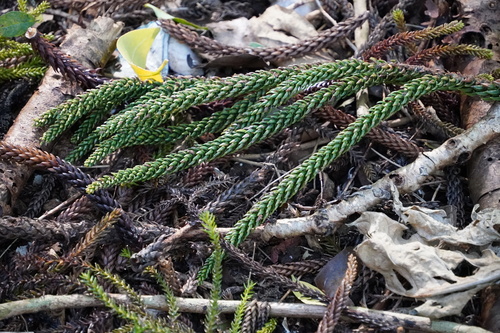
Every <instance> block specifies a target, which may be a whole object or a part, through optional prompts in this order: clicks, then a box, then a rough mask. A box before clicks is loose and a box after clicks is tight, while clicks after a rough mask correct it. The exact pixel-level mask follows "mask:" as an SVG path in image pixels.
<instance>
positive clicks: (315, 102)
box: [87, 66, 420, 193]
mask: <svg viewBox="0 0 500 333" xmlns="http://www.w3.org/2000/svg"><path fill="white" fill-rule="evenodd" d="M372 72H373V70H372ZM418 76H420V73H419V72H416V71H408V70H406V69H400V68H398V67H396V66H386V67H384V69H383V70H381V73H377V74H375V73H373V74H371V75H370V76H361V75H355V76H352V77H348V78H345V79H344V80H341V81H338V82H336V83H333V84H332V85H331V86H328V87H326V88H323V89H321V90H319V91H317V92H315V93H312V94H310V95H308V96H306V97H304V99H302V100H298V101H296V102H295V103H293V104H292V105H290V106H286V107H283V108H282V109H281V110H277V111H276V112H275V113H273V114H272V115H270V116H269V117H266V118H264V119H263V120H261V121H259V122H256V123H255V124H252V125H250V126H247V127H245V128H242V129H237V130H234V131H231V132H224V134H223V135H221V136H220V137H219V138H217V139H215V140H213V141H210V142H208V143H205V144H203V145H198V146H196V147H192V148H189V149H186V150H184V151H180V152H178V153H173V154H170V155H167V156H166V157H164V158H159V159H157V160H155V161H152V162H149V163H146V164H144V165H138V166H135V167H133V168H130V169H126V170H121V171H118V172H117V173H114V174H113V175H111V176H109V175H106V176H104V177H102V178H100V179H99V180H97V181H96V182H94V183H92V184H90V185H89V186H88V187H87V191H88V192H89V193H93V192H94V191H96V190H97V189H99V188H103V187H110V186H114V185H119V184H134V183H136V182H141V181H146V180H150V179H154V178H158V177H161V176H163V175H167V174H172V173H175V172H177V171H180V170H183V169H186V168H189V167H191V166H194V165H197V164H199V163H202V162H206V161H211V160H214V159H216V158H219V157H222V156H225V155H227V154H231V153H233V152H236V151H238V150H241V149H244V148H247V147H249V146H251V145H252V144H255V143H257V142H260V141H262V140H264V139H267V138H269V137H270V136H272V135H274V134H276V133H279V132H280V131H282V130H283V129H284V128H286V127H288V126H290V125H292V124H294V123H296V122H298V121H300V120H301V119H303V118H304V117H305V116H306V115H307V114H309V113H310V112H311V111H313V110H315V109H317V108H319V107H321V106H323V105H325V104H326V103H328V102H329V101H330V100H332V99H340V98H343V97H345V96H348V95H350V94H352V93H354V92H356V91H359V89H362V88H365V87H369V86H372V85H376V84H380V83H383V82H388V81H389V82H393V83H397V82H399V83H403V82H405V80H408V79H412V78H414V77H418ZM267 102H268V100H264V102H260V103H256V108H259V109H260V108H264V107H263V105H266V103H267Z"/></svg>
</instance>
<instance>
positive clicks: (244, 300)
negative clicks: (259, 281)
mask: <svg viewBox="0 0 500 333" xmlns="http://www.w3.org/2000/svg"><path fill="white" fill-rule="evenodd" d="M255 285H256V283H255V282H252V281H248V283H246V284H245V290H243V294H242V295H241V303H240V304H239V305H238V307H237V308H236V311H235V312H234V319H233V321H232V322H231V328H230V330H229V332H230V333H239V332H241V326H242V324H243V317H244V316H245V311H246V308H247V305H248V302H249V301H250V299H251V298H252V296H253V288H254V287H255Z"/></svg>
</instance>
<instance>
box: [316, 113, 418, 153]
mask: <svg viewBox="0 0 500 333" xmlns="http://www.w3.org/2000/svg"><path fill="white" fill-rule="evenodd" d="M315 114H316V115H318V116H319V117H321V118H323V119H325V120H329V121H331V122H332V123H334V124H335V125H337V126H339V127H340V128H346V127H347V126H348V125H349V124H350V123H352V122H354V121H355V120H356V117H354V116H351V115H350V114H347V113H345V112H342V111H340V110H338V109H335V108H334V107H331V106H327V107H324V108H322V109H320V110H319V111H316V112H315ZM366 137H367V138H369V139H371V140H373V141H376V142H378V143H380V144H382V145H384V146H386V147H387V148H390V149H392V150H394V151H397V152H399V153H401V154H403V155H405V156H407V157H409V158H412V159H414V158H416V157H417V156H418V154H419V153H421V152H423V149H422V148H420V147H418V146H417V145H416V144H414V143H413V142H411V141H409V140H406V139H404V138H402V137H400V136H399V135H397V134H394V133H390V132H388V131H384V130H383V129H381V128H378V127H377V128H374V129H372V130H371V131H370V132H368V134H367V135H366Z"/></svg>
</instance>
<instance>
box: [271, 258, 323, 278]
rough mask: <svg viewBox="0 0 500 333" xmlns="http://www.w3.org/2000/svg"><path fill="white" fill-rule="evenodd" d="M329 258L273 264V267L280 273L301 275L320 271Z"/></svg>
mask: <svg viewBox="0 0 500 333" xmlns="http://www.w3.org/2000/svg"><path fill="white" fill-rule="evenodd" d="M326 263H327V260H323V259H311V260H303V261H298V262H291V263H287V264H277V265H272V266H271V268H272V269H273V270H274V271H275V272H276V273H278V274H280V275H285V276H292V275H294V276H300V275H304V274H311V273H316V272H318V271H319V270H320V269H321V268H322V267H323V266H325V264H326Z"/></svg>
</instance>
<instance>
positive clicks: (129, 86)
mask: <svg viewBox="0 0 500 333" xmlns="http://www.w3.org/2000/svg"><path fill="white" fill-rule="evenodd" d="M157 85H158V83H157V82H151V81H146V82H141V81H139V80H137V79H121V80H116V81H112V82H110V83H105V84H103V85H101V86H100V87H99V88H96V89H91V90H89V91H88V92H86V93H85V94H82V95H80V96H78V97H76V98H74V99H71V100H69V101H67V102H65V103H63V104H61V105H59V106H57V107H55V108H53V109H51V110H49V111H47V112H46V113H44V114H43V115H42V116H41V117H40V118H38V119H37V120H35V124H36V125H37V126H40V127H41V126H47V125H52V126H51V127H49V128H48V130H47V131H46V132H45V133H44V135H43V137H42V141H44V142H50V141H52V140H54V139H55V138H56V137H57V136H59V135H60V134H61V133H62V132H64V131H65V130H66V129H68V128H69V127H70V126H72V125H73V124H74V123H75V122H76V121H77V120H79V119H81V118H82V117H83V116H85V115H87V114H88V113H90V112H92V111H94V110H103V109H104V110H108V111H109V110H112V109H113V108H115V107H117V106H118V105H120V104H122V103H124V102H125V101H127V100H130V99H134V98H136V97H138V96H140V95H142V94H144V93H146V92H147V91H149V90H151V89H152V88H154V87H155V86H157Z"/></svg>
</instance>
